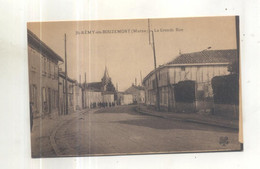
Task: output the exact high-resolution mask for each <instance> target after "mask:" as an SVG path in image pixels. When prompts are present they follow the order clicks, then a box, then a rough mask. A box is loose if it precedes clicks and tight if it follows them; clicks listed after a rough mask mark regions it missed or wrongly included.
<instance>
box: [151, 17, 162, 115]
mask: <svg viewBox="0 0 260 169" xmlns="http://www.w3.org/2000/svg"><path fill="white" fill-rule="evenodd" d="M150 32H152V43H151V37H150ZM148 33H149V44H150V45H152V48H153V56H154V73H155V88H156V109H157V110H158V111H160V91H159V83H158V76H157V72H156V68H157V65H156V53H155V43H154V33H153V31H152V30H150V19H148Z"/></svg>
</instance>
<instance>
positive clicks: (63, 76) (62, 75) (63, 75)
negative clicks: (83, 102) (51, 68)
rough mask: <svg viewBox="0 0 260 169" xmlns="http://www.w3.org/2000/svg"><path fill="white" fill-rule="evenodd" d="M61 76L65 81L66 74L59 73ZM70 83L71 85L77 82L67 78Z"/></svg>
mask: <svg viewBox="0 0 260 169" xmlns="http://www.w3.org/2000/svg"><path fill="white" fill-rule="evenodd" d="M59 76H60V77H61V78H63V79H65V72H59ZM67 79H68V81H69V82H71V83H76V80H73V79H71V78H70V77H67Z"/></svg>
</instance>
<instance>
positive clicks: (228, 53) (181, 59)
mask: <svg viewBox="0 0 260 169" xmlns="http://www.w3.org/2000/svg"><path fill="white" fill-rule="evenodd" d="M236 59H237V50H236V49H228V50H204V51H200V52H194V53H184V54H181V55H179V56H178V57H177V58H176V59H174V60H172V61H170V62H168V63H167V64H194V63H230V62H232V61H234V60H236Z"/></svg>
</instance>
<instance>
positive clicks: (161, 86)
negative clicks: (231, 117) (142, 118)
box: [143, 49, 237, 112]
mask: <svg viewBox="0 0 260 169" xmlns="http://www.w3.org/2000/svg"><path fill="white" fill-rule="evenodd" d="M236 59H237V50H235V49H234V50H233V49H231V50H207V51H201V52H194V53H186V54H180V55H179V56H178V57H177V58H176V59H174V60H173V61H170V62H168V63H166V64H164V65H162V66H159V67H158V68H157V69H156V70H153V71H152V72H150V73H149V74H148V75H147V76H146V77H145V78H144V80H143V85H144V87H145V103H146V104H147V105H153V106H155V105H156V98H157V97H156V96H157V94H156V92H157V90H159V92H158V93H159V99H160V100H159V104H160V106H161V107H162V109H166V110H170V111H178V112H179V111H194V112H195V111H201V110H203V111H210V109H212V107H213V90H212V84H211V80H212V78H213V77H215V76H222V75H228V74H230V72H229V71H228V66H229V65H230V64H231V63H232V62H233V61H234V60H236ZM156 75H157V79H158V89H157V85H156ZM184 81H193V82H195V83H194V84H195V86H194V89H195V90H194V95H195V100H194V102H192V103H191V104H184V105H181V103H177V102H176V91H175V89H176V85H177V84H178V83H179V82H184ZM185 108H187V110H186V109H185Z"/></svg>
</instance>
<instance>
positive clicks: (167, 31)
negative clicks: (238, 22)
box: [27, 16, 236, 91]
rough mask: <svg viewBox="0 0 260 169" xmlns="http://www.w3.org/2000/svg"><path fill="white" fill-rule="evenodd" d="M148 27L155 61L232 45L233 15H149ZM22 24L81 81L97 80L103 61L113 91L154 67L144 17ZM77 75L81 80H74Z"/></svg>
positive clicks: (72, 76)
mask: <svg viewBox="0 0 260 169" xmlns="http://www.w3.org/2000/svg"><path fill="white" fill-rule="evenodd" d="M149 22H150V30H152V31H153V32H154V43H155V45H154V46H155V55H156V60H157V66H159V65H162V64H165V63H167V62H169V61H171V60H173V59H174V58H176V57H177V56H178V55H179V53H180V52H181V53H190V52H198V51H202V50H204V49H207V48H208V47H211V49H210V50H217V49H236V31H235V30H236V28H235V17H233V16H226V17H197V18H164V19H150V21H149ZM27 28H28V29H29V30H31V31H32V32H33V33H34V34H36V36H38V37H39V38H40V39H41V40H42V41H43V42H44V43H45V44H47V45H48V46H49V47H50V48H51V49H53V51H55V52H56V53H57V54H58V55H60V56H61V57H62V58H64V56H65V54H64V53H65V47H64V46H65V43H64V39H65V38H64V36H65V34H66V41H67V43H66V48H67V58H68V62H67V64H68V76H69V77H71V78H73V79H75V80H77V81H78V82H80V81H81V82H84V76H85V75H84V74H85V73H86V77H87V78H86V81H87V82H99V81H101V78H102V77H103V74H104V70H105V66H107V69H108V72H109V76H110V77H111V79H112V82H113V83H114V85H116V84H118V88H119V91H124V90H126V89H127V88H129V87H130V86H131V85H132V83H134V82H135V78H136V79H137V84H141V79H143V78H144V77H145V76H146V75H147V74H148V73H149V72H151V71H152V70H153V69H154V55H153V48H152V45H151V44H149V39H150V42H152V36H151V33H150V38H149V33H148V32H149V31H148V19H133V20H98V21H97V20H96V21H57V22H53V21H52V22H29V23H28V24H27ZM61 67H62V68H63V70H64V64H63V65H61ZM80 76H81V80H80Z"/></svg>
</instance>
